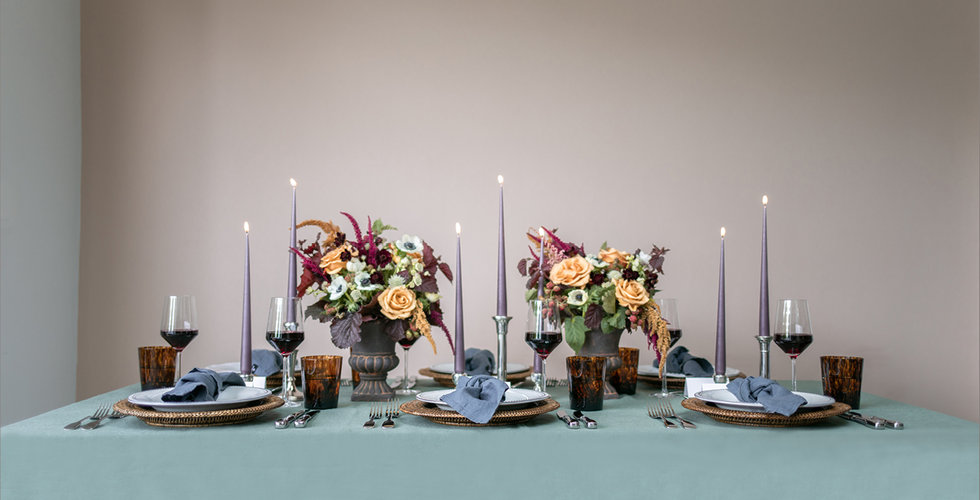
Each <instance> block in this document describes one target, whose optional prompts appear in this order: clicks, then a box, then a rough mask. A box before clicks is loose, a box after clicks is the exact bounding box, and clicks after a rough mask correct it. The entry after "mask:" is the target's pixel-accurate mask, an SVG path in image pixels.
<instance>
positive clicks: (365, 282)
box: [354, 271, 381, 291]
mask: <svg viewBox="0 0 980 500" xmlns="http://www.w3.org/2000/svg"><path fill="white" fill-rule="evenodd" d="M354 285H356V286H357V289H358V290H367V291H370V290H377V289H378V288H381V285H378V284H376V283H371V274H370V273H366V272H364V271H361V272H359V273H357V274H355V275H354Z"/></svg>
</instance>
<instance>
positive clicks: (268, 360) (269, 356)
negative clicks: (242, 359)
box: [252, 349, 282, 377]
mask: <svg viewBox="0 0 980 500" xmlns="http://www.w3.org/2000/svg"><path fill="white" fill-rule="evenodd" d="M280 372H282V356H281V355H280V354H279V353H278V352H276V351H272V350H269V349H253V350H252V373H253V374H254V375H257V376H259V377H268V376H269V375H273V374H275V373H280Z"/></svg>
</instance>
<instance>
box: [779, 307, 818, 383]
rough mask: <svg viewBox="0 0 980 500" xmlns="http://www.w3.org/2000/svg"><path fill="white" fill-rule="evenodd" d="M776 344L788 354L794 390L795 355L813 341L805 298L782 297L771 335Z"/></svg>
mask: <svg viewBox="0 0 980 500" xmlns="http://www.w3.org/2000/svg"><path fill="white" fill-rule="evenodd" d="M773 340H774V341H775V342H776V345H778V346H779V348H780V349H782V350H783V352H785V353H786V354H789V359H790V363H791V365H792V370H793V390H794V391H795V390H796V357H797V356H799V355H800V353H802V352H803V351H804V350H805V349H806V348H807V346H809V345H810V343H812V342H813V330H811V329H810V310H809V308H808V307H807V305H806V300H805V299H783V300H781V301H779V308H778V309H777V312H776V327H775V332H774V335H773Z"/></svg>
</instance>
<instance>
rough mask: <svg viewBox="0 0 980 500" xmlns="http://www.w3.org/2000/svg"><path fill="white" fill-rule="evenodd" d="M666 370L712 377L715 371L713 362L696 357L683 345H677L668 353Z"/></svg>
mask: <svg viewBox="0 0 980 500" xmlns="http://www.w3.org/2000/svg"><path fill="white" fill-rule="evenodd" d="M654 366H657V365H654ZM664 371H666V372H670V373H683V374H684V375H687V376H689V377H710V376H712V375H714V373H715V369H714V367H713V366H711V362H709V361H708V360H707V359H704V358H698V357H695V356H694V355H692V354H691V353H690V352H688V350H687V348H686V347H684V346H682V345H679V346H677V347H675V348H674V350H673V351H670V354H668V355H667V364H666V365H664Z"/></svg>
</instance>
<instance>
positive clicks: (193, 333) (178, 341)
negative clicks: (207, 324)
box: [160, 330, 197, 351]
mask: <svg viewBox="0 0 980 500" xmlns="http://www.w3.org/2000/svg"><path fill="white" fill-rule="evenodd" d="M160 336H161V337H163V340H166V341H167V343H168V344H170V347H173V348H174V349H176V350H178V351H183V350H184V348H185V347H187V344H190V343H191V341H192V340H194V337H197V330H160Z"/></svg>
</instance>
